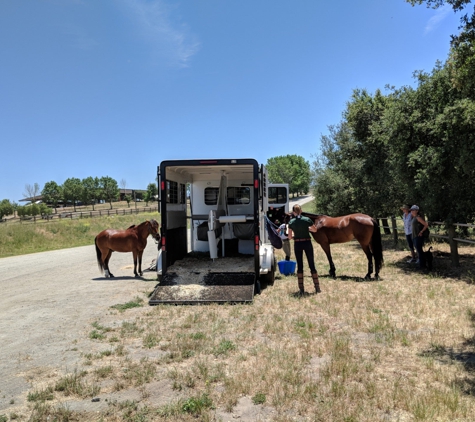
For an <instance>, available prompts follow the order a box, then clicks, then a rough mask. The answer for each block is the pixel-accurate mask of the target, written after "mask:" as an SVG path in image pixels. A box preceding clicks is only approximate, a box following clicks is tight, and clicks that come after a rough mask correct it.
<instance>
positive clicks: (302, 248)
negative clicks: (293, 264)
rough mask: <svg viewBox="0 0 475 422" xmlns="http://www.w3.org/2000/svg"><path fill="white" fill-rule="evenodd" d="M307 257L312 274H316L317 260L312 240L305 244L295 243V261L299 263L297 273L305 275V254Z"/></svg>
mask: <svg viewBox="0 0 475 422" xmlns="http://www.w3.org/2000/svg"><path fill="white" fill-rule="evenodd" d="M304 252H305V256H306V257H307V261H308V266H309V267H310V272H311V273H312V274H315V273H316V272H317V269H316V268H315V258H314V256H313V245H312V241H311V240H306V241H304V242H294V253H295V260H296V261H297V273H303V253H304Z"/></svg>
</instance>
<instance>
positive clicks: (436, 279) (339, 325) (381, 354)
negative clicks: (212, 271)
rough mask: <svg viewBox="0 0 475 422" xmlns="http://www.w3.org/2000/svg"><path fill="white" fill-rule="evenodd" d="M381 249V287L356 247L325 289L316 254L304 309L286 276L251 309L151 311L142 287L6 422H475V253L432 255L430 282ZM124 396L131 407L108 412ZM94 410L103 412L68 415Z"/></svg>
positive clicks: (336, 252) (340, 252)
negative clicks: (244, 414)
mask: <svg viewBox="0 0 475 422" xmlns="http://www.w3.org/2000/svg"><path fill="white" fill-rule="evenodd" d="M118 222H119V220H113V221H111V222H110V223H114V226H116V225H117V224H115V223H118ZM74 223H77V224H85V223H86V222H81V221H77V222H74ZM87 223H89V224H93V221H87ZM107 223H109V221H108V222H107ZM129 223H130V224H131V222H125V221H124V222H123V224H124V226H126V225H127V224H129ZM134 223H137V221H134ZM121 224H122V221H121ZM102 227H103V228H104V226H102ZM69 230H72V229H69ZM74 230H77V231H78V232H81V230H84V231H85V232H87V233H89V229H87V230H86V229H78V228H75V229H74ZM90 230H91V232H93V233H96V232H98V228H95V229H94V230H92V228H91V229H90ZM73 233H74V235H75V236H80V234H77V233H76V232H73ZM81 236H84V241H86V240H87V236H88V234H84V235H81ZM1 237H3V235H2V236H1ZM383 239H384V260H385V266H384V267H383V270H382V272H381V280H380V281H364V280H363V279H362V278H361V277H363V276H364V274H365V273H366V259H365V256H364V254H363V252H362V251H361V248H360V247H359V245H358V244H357V243H354V242H350V243H346V244H342V245H334V246H333V247H332V252H333V258H334V262H335V265H336V267H337V278H336V279H333V278H330V277H328V276H327V274H328V263H327V260H326V257H325V255H324V254H323V252H322V251H321V249H320V247H319V246H318V245H316V244H314V246H315V259H316V263H317V269H318V270H319V273H320V275H321V287H322V294H319V295H315V294H313V289H312V283H311V278H310V274H309V272H308V267H306V268H305V284H306V290H307V291H308V292H310V293H309V294H308V295H306V296H304V297H298V296H297V295H296V294H295V293H296V292H297V290H298V288H297V280H296V277H295V276H281V275H279V276H278V277H277V279H276V281H275V284H274V286H272V287H267V288H265V289H263V291H262V293H261V294H260V295H258V296H256V297H255V298H254V302H253V303H252V304H251V305H239V304H238V305H231V304H229V305H214V304H210V305H204V306H157V307H149V306H148V305H147V300H148V297H149V295H150V294H151V292H152V290H153V286H149V285H146V286H144V288H143V290H142V291H140V292H138V293H137V296H136V297H131V298H130V301H129V302H127V303H117V304H116V305H114V306H113V307H111V308H110V309H104V314H103V317H102V318H101V319H100V320H97V321H93V322H91V326H90V330H89V332H87V333H84V337H83V338H80V339H77V341H74V342H72V344H71V347H72V348H73V347H78V346H77V345H78V344H81V345H82V350H81V352H82V359H81V361H80V362H78V363H77V367H76V368H74V369H72V370H71V372H70V373H67V374H60V373H57V372H52V373H51V374H49V375H48V377H45V379H44V380H43V381H42V382H41V383H37V384H35V386H34V387H32V389H31V391H30V392H29V393H28V403H29V409H28V412H24V413H22V412H18V413H15V412H13V413H10V414H8V415H7V414H5V415H1V414H0V421H9V420H29V421H46V420H58V421H59V420H61V421H97V422H99V421H114V422H115V421H162V420H163V421H196V420H199V421H220V420H222V421H228V420H235V419H236V420H240V419H239V411H238V409H241V410H240V411H242V406H243V403H247V407H248V409H247V410H249V412H251V414H253V415H255V417H254V419H245V418H242V419H241V420H256V421H277V422H287V421H338V422H340V421H344V422H357V421H358V422H359V421H390V422H396V421H467V422H468V421H473V420H474V416H473V415H475V299H474V289H475V285H474V284H475V250H474V249H473V248H470V247H461V248H460V258H461V259H460V262H461V266H460V267H458V268H453V267H452V266H451V264H450V258H449V248H448V245H445V244H443V243H440V244H439V243H437V244H436V243H434V244H433V248H434V250H435V251H436V254H437V256H436V257H435V268H434V271H433V272H432V273H430V274H424V273H420V272H417V271H415V267H414V265H411V264H408V263H407V262H406V261H407V260H408V258H409V254H408V253H407V252H406V251H405V250H404V243H402V242H401V244H400V245H396V246H395V245H394V244H393V242H392V240H391V239H390V238H389V236H383ZM277 254H278V259H282V258H283V253H282V251H277ZM157 390H158V391H159V392H160V394H158V395H157V393H156V392H157ZM119 393H123V394H125V393H129V395H130V397H133V398H130V399H121V400H112V399H109V400H108V399H107V397H113V395H114V394H119ZM96 396H100V397H101V398H102V400H104V398H106V399H105V400H108V407H107V410H102V411H97V412H96V411H94V412H92V411H91V412H88V411H74V410H71V409H70V408H69V407H68V406H66V405H63V404H62V403H64V402H65V401H67V400H71V399H75V400H77V401H81V400H83V401H84V402H86V401H87V402H90V401H91V398H92V397H96ZM223 412H235V417H233V415H229V416H223ZM236 412H237V413H236ZM226 415H227V414H226ZM236 415H237V416H236ZM2 418H3V419H2Z"/></svg>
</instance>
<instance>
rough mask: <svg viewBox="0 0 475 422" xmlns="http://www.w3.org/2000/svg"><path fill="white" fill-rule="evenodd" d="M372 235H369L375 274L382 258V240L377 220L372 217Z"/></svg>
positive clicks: (379, 268) (380, 266) (379, 267)
mask: <svg viewBox="0 0 475 422" xmlns="http://www.w3.org/2000/svg"><path fill="white" fill-rule="evenodd" d="M372 220H373V235H372V236H371V249H372V252H373V256H374V263H375V267H376V268H375V270H376V274H378V273H379V270H381V268H382V266H383V263H384V259H383V242H382V241H381V231H380V229H379V224H378V222H377V221H376V220H375V219H374V218H373V219H372Z"/></svg>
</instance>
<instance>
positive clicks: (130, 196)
mask: <svg viewBox="0 0 475 422" xmlns="http://www.w3.org/2000/svg"><path fill="white" fill-rule="evenodd" d="M124 199H125V200H126V201H127V207H128V208H130V202H131V201H132V195H125V197H124Z"/></svg>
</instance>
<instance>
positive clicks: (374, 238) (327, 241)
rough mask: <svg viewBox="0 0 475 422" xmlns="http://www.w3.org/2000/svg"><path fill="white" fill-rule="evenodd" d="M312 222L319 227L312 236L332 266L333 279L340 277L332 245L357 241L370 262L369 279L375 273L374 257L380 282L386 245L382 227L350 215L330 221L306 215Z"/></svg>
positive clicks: (366, 277)
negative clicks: (331, 250) (333, 257)
mask: <svg viewBox="0 0 475 422" xmlns="http://www.w3.org/2000/svg"><path fill="white" fill-rule="evenodd" d="M302 215H305V216H307V217H309V218H310V219H312V220H313V221H314V222H315V225H316V226H317V231H316V232H315V233H310V234H311V235H312V236H313V238H314V239H315V241H316V242H317V243H319V244H320V246H321V247H322V249H323V251H324V252H325V254H326V256H327V258H328V263H329V264H330V276H331V277H336V271H335V264H333V260H332V255H331V252H330V245H331V244H332V243H345V242H349V241H350V240H353V239H356V240H357V241H358V242H359V243H360V245H361V247H362V248H363V251H364V253H365V254H366V258H367V259H368V273H367V274H366V276H365V279H367V280H368V279H370V278H371V274H372V272H373V257H374V265H375V274H374V276H375V278H376V279H379V271H380V270H381V267H382V266H383V262H384V261H383V245H382V242H381V232H380V231H379V224H378V222H377V221H376V220H375V219H374V218H371V217H370V216H369V215H366V214H350V215H344V216H342V217H328V216H327V215H322V214H310V213H307V212H303V213H302Z"/></svg>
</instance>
